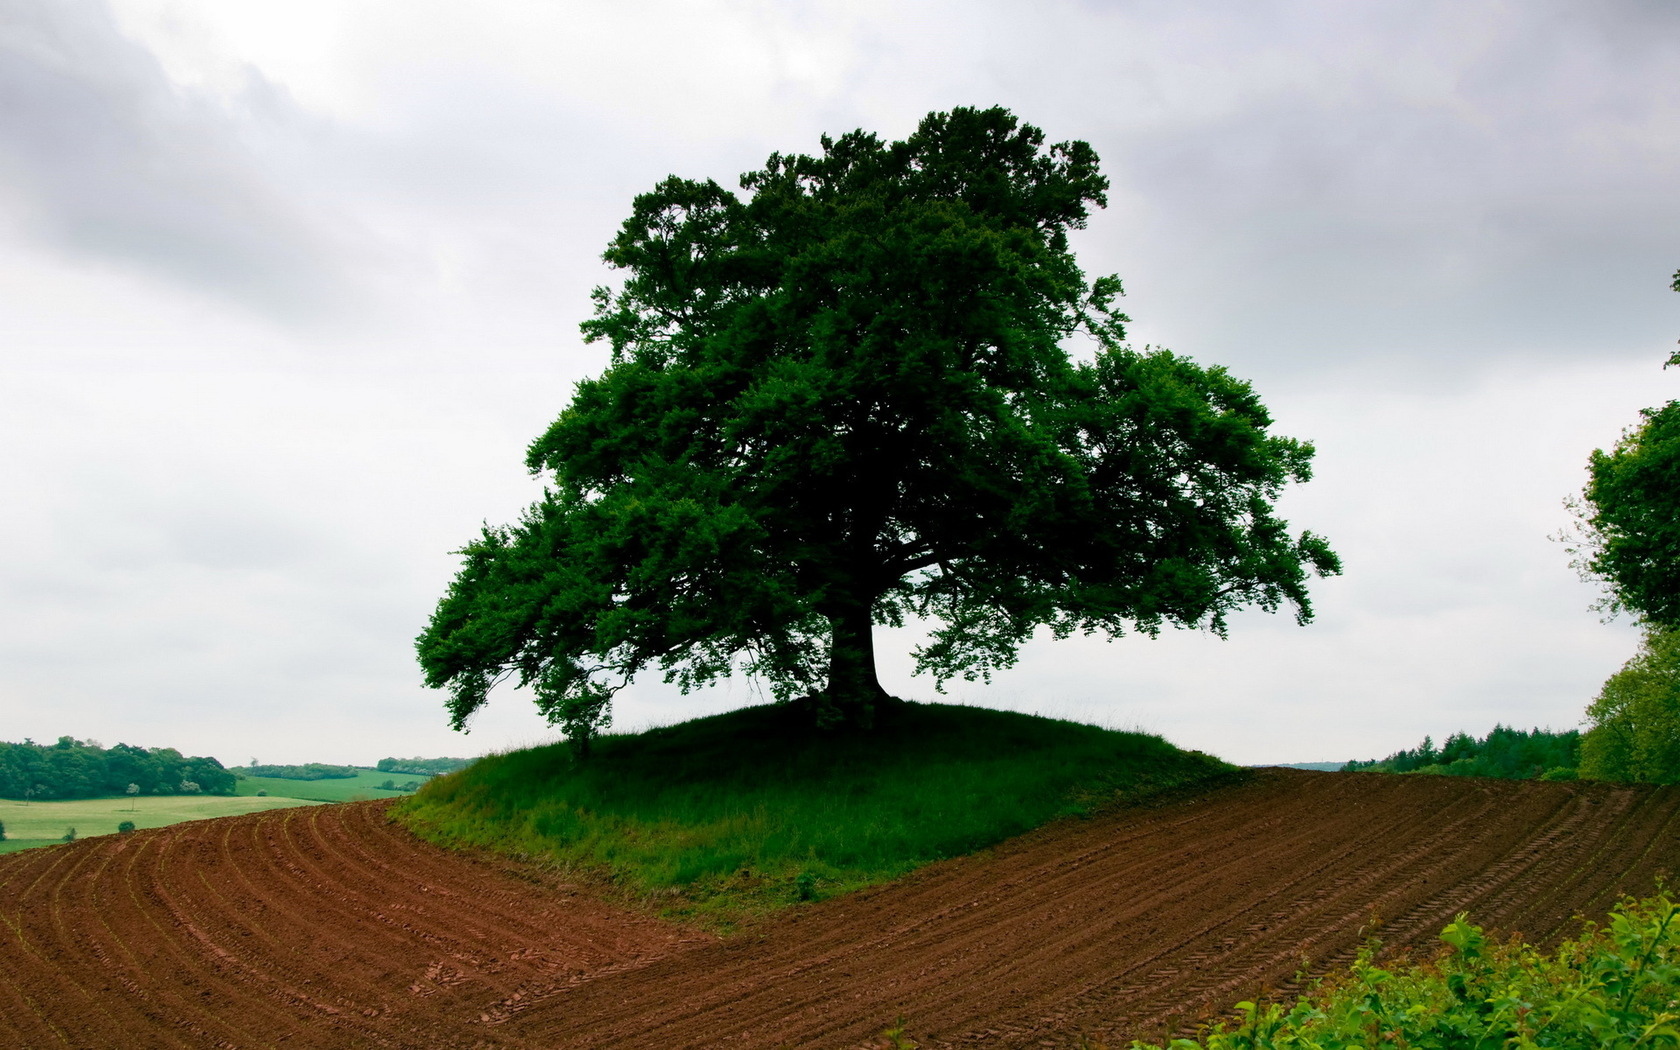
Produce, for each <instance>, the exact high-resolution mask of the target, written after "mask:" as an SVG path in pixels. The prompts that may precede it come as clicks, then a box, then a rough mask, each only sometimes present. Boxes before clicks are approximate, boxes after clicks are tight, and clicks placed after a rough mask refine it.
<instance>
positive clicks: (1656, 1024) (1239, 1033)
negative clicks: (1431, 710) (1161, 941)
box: [1132, 889, 1680, 1050]
mask: <svg viewBox="0 0 1680 1050" xmlns="http://www.w3.org/2000/svg"><path fill="white" fill-rule="evenodd" d="M1677 913H1680V906H1676V905H1675V903H1674V902H1673V900H1671V899H1670V897H1669V895H1668V893H1667V892H1666V890H1661V889H1659V892H1658V893H1657V894H1656V895H1655V896H1653V897H1650V898H1648V899H1646V900H1642V901H1635V900H1632V899H1627V900H1624V901H1623V902H1622V903H1621V904H1619V905H1617V907H1616V909H1615V910H1614V911H1613V912H1612V913H1611V915H1610V921H1609V923H1608V925H1605V926H1599V925H1597V924H1595V923H1588V924H1587V925H1586V928H1585V930H1584V932H1583V933H1582V935H1581V937H1580V938H1579V939H1577V940H1573V941H1565V942H1564V943H1563V944H1562V945H1561V946H1559V948H1558V950H1557V951H1556V952H1555V953H1553V954H1551V955H1547V954H1545V953H1543V952H1540V951H1537V950H1536V949H1534V948H1532V947H1530V946H1528V945H1526V944H1521V943H1519V942H1517V941H1514V940H1513V941H1510V942H1507V943H1504V944H1497V943H1489V942H1488V940H1487V938H1486V936H1485V935H1484V933H1483V931H1482V929H1481V928H1480V927H1478V926H1473V925H1471V924H1470V923H1469V922H1467V921H1466V918H1465V916H1464V915H1462V914H1461V915H1459V916H1458V918H1457V919H1456V920H1454V921H1453V922H1452V923H1451V924H1450V925H1448V926H1447V928H1446V929H1445V930H1443V931H1442V933H1441V940H1442V941H1443V942H1445V949H1444V950H1443V951H1442V953H1441V955H1440V956H1438V957H1437V958H1436V959H1434V960H1433V961H1431V962H1428V963H1424V964H1421V965H1414V964H1411V963H1408V962H1406V961H1404V960H1401V961H1400V962H1398V963H1396V964H1392V965H1386V966H1379V965H1378V964H1377V961H1376V954H1377V945H1376V943H1375V942H1374V941H1373V942H1372V943H1370V944H1368V945H1367V946H1366V947H1365V948H1364V949H1362V950H1361V951H1360V953H1359V957H1358V959H1357V960H1356V961H1355V962H1354V964H1353V966H1352V969H1351V970H1350V972H1348V973H1347V974H1344V975H1341V976H1338V977H1333V978H1331V979H1329V980H1327V981H1325V982H1324V983H1323V984H1321V985H1320V986H1319V987H1318V988H1316V989H1314V990H1313V991H1311V992H1309V993H1308V994H1306V995H1304V996H1302V997H1300V998H1299V999H1297V1000H1296V1001H1295V1002H1294V1003H1293V1004H1283V1003H1273V1004H1269V1005H1266V1006H1258V1005H1256V1004H1255V1003H1252V1002H1242V1003H1238V1004H1237V1011H1238V1012H1239V1014H1240V1015H1241V1017H1240V1019H1239V1020H1235V1021H1230V1022H1221V1023H1218V1024H1215V1025H1214V1026H1212V1027H1211V1028H1210V1029H1209V1030H1208V1031H1207V1032H1206V1033H1205V1034H1204V1035H1203V1036H1202V1038H1201V1039H1174V1040H1173V1041H1172V1042H1171V1043H1169V1044H1168V1048H1169V1050H1353V1048H1355V1047H1359V1048H1364V1047H1378V1046H1381V1047H1396V1048H1400V1047H1413V1048H1419V1050H1422V1048H1438V1050H1460V1048H1462V1050H1480V1048H1487V1050H1494V1048H1503V1047H1512V1048H1521V1050H1538V1048H1540V1047H1568V1048H1586V1047H1627V1048H1633V1047H1674V1046H1677V1045H1680V1003H1677V1002H1676V1000H1677V999H1680V914H1677ZM1132 1047H1133V1048H1134V1050H1161V1047H1160V1046H1159V1044H1154V1043H1143V1042H1133V1043H1132Z"/></svg>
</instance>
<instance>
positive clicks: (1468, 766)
mask: <svg viewBox="0 0 1680 1050" xmlns="http://www.w3.org/2000/svg"><path fill="white" fill-rule="evenodd" d="M1580 757H1581V734H1580V733H1579V732H1578V731H1577V730H1574V729H1570V730H1566V731H1563V732H1554V731H1552V730H1549V729H1512V728H1508V727H1506V726H1502V725H1498V726H1494V727H1493V731H1492V732H1490V733H1488V735H1487V736H1485V737H1482V738H1480V739H1477V738H1476V737H1473V736H1471V735H1470V734H1468V733H1454V734H1452V735H1451V736H1449V737H1447V739H1446V741H1445V742H1444V743H1442V744H1441V745H1440V746H1439V747H1437V746H1436V745H1435V742H1434V740H1433V739H1431V738H1430V737H1427V736H1426V737H1424V738H1423V743H1421V744H1419V745H1418V746H1417V747H1414V748H1408V749H1405V750H1401V751H1396V752H1395V753H1394V754H1392V755H1389V756H1388V757H1387V758H1381V759H1375V760H1372V761H1369V762H1349V763H1348V764H1347V765H1345V766H1343V767H1342V770H1343V771H1344V772H1360V771H1370V772H1380V773H1447V774H1451V775H1453V776H1469V777H1499V778H1501V779H1505V780H1525V779H1530V778H1534V777H1541V776H1545V777H1549V778H1550V779H1554V780H1558V779H1574V777H1575V775H1576V769H1577V767H1578V766H1579V765H1580Z"/></svg>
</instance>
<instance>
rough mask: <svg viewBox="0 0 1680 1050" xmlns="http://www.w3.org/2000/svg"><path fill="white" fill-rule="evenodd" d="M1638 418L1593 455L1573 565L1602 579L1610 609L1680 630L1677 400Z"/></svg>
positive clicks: (1679, 418)
mask: <svg viewBox="0 0 1680 1050" xmlns="http://www.w3.org/2000/svg"><path fill="white" fill-rule="evenodd" d="M1640 415H1641V417H1642V419H1643V422H1641V423H1640V424H1639V425H1638V426H1635V427H1633V428H1630V429H1629V430H1628V431H1627V432H1626V433H1624V434H1623V435H1622V439H1621V440H1620V441H1619V442H1617V444H1616V447H1615V448H1614V449H1612V450H1611V451H1609V452H1605V451H1603V450H1602V449H1596V450H1594V451H1593V454H1592V457H1591V459H1590V461H1589V465H1588V469H1589V470H1590V472H1591V480H1589V481H1588V483H1587V487H1586V489H1585V491H1584V492H1583V493H1582V496H1583V499H1584V501H1585V506H1586V507H1587V508H1590V509H1588V510H1587V511H1586V515H1585V526H1586V530H1587V535H1588V536H1589V537H1590V542H1589V543H1588V544H1587V545H1586V546H1584V548H1582V549H1581V550H1580V551H1579V552H1578V554H1577V558H1578V561H1577V564H1578V565H1579V566H1580V567H1581V568H1582V569H1583V570H1584V571H1585V572H1586V573H1587V574H1588V575H1589V576H1592V577H1595V578H1597V579H1599V580H1601V581H1603V582H1604V584H1605V585H1606V587H1607V588H1608V590H1609V596H1608V597H1607V599H1606V602H1605V605H1606V607H1607V608H1608V609H1609V610H1611V611H1612V612H1615V611H1620V610H1624V609H1625V610H1627V611H1630V612H1632V613H1634V614H1635V615H1636V616H1638V617H1639V618H1640V619H1641V620H1642V621H1644V622H1646V623H1649V624H1652V625H1655V626H1659V627H1668V628H1680V401H1670V402H1669V403H1668V404H1666V405H1664V406H1662V407H1660V408H1648V409H1645V410H1643V411H1642V412H1641V413H1640Z"/></svg>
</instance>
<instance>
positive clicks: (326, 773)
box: [239, 762, 362, 780]
mask: <svg viewBox="0 0 1680 1050" xmlns="http://www.w3.org/2000/svg"><path fill="white" fill-rule="evenodd" d="M239 772H240V773H241V774H242V775H244V776H248V777H270V778H274V779H279V780H348V779H350V778H351V777H355V776H360V775H361V774H362V770H360V769H358V768H356V767H355V766H329V765H326V764H325V763H322V762H305V763H303V764H302V765H292V766H275V765H258V764H257V763H255V762H253V763H251V764H250V765H248V766H245V767H243V768H241V769H240V770H239Z"/></svg>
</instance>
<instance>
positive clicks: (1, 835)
mask: <svg viewBox="0 0 1680 1050" xmlns="http://www.w3.org/2000/svg"><path fill="white" fill-rule="evenodd" d="M5 841H6V822H5V821H3V820H0V842H5Z"/></svg>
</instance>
